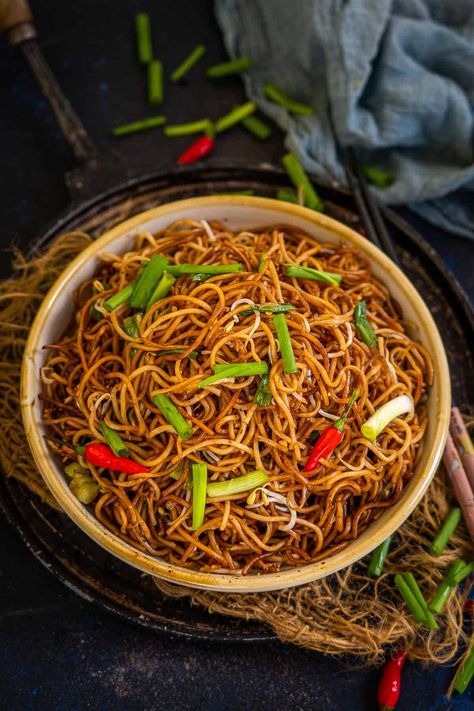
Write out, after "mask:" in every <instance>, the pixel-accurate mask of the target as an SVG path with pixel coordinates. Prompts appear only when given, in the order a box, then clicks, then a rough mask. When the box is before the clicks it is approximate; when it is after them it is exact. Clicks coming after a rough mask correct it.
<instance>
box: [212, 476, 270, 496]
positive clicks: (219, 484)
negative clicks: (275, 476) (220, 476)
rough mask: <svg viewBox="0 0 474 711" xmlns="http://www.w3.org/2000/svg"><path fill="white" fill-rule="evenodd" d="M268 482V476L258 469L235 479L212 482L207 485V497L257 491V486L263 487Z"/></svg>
mask: <svg viewBox="0 0 474 711" xmlns="http://www.w3.org/2000/svg"><path fill="white" fill-rule="evenodd" d="M267 481H268V475H267V474H265V472H264V471H262V470H261V469H256V470H255V471H253V472H248V474H243V475H242V476H237V477H235V478H234V479H228V480H227V481H213V482H211V483H210V484H208V485H207V495H208V496H209V497H211V498H218V497H219V498H220V497H222V496H232V495H233V494H242V493H243V492H244V491H249V490H250V489H255V488H256V487H257V486H263V485H264V484H266V483H267Z"/></svg>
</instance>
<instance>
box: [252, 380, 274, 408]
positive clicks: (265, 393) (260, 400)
mask: <svg viewBox="0 0 474 711" xmlns="http://www.w3.org/2000/svg"><path fill="white" fill-rule="evenodd" d="M269 383H270V376H269V375H268V373H264V374H263V375H262V377H261V378H260V382H259V384H258V388H257V391H256V393H255V396H254V398H253V401H254V404H255V405H259V406H260V407H268V406H269V404H270V403H271V401H272V397H273V394H272V391H271V390H270V387H269Z"/></svg>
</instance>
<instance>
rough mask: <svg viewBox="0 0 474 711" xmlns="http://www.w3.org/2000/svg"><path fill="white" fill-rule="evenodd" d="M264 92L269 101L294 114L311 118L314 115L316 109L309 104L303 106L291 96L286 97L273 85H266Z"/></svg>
mask: <svg viewBox="0 0 474 711" xmlns="http://www.w3.org/2000/svg"><path fill="white" fill-rule="evenodd" d="M263 91H264V94H265V96H266V97H267V99H270V101H273V102H274V103H275V104H278V105H279V106H282V107H283V108H284V109H286V110H287V111H289V112H290V113H292V114H299V115H300V116H311V114H314V109H313V107H312V106H308V104H303V103H301V101H295V100H294V99H291V98H290V97H289V96H286V94H284V93H283V92H282V91H280V89H277V87H276V86H274V85H273V84H265V85H264V87H263Z"/></svg>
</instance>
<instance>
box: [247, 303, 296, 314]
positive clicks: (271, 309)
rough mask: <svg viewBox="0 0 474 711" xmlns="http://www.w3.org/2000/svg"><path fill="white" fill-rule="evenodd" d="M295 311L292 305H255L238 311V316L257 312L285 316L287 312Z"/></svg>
mask: <svg viewBox="0 0 474 711" xmlns="http://www.w3.org/2000/svg"><path fill="white" fill-rule="evenodd" d="M295 309H296V306H293V304H268V305H267V304H255V306H251V307H250V308H249V309H245V310H244V311H240V312H239V313H238V316H251V315H252V314H255V313H257V312H258V313H261V314H286V313H288V311H295Z"/></svg>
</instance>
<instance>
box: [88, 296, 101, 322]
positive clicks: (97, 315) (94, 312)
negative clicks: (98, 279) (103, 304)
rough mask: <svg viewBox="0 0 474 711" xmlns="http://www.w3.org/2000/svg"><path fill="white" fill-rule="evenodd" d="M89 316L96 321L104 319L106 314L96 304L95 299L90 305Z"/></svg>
mask: <svg viewBox="0 0 474 711" xmlns="http://www.w3.org/2000/svg"><path fill="white" fill-rule="evenodd" d="M89 316H90V317H91V318H92V319H94V321H102V319H103V318H104V314H102V313H101V312H100V311H99V309H98V308H97V307H96V305H95V301H93V302H92V304H91V305H90V306H89Z"/></svg>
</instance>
